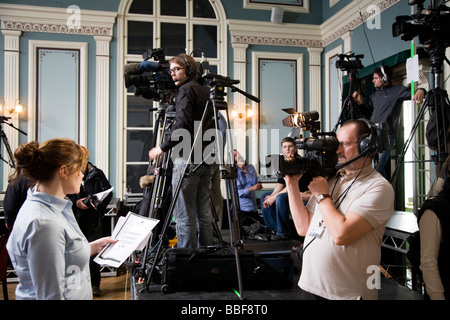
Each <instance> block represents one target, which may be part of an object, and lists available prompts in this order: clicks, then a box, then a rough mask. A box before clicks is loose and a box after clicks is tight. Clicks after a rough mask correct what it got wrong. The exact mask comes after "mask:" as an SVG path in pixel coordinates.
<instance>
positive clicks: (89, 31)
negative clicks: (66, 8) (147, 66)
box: [2, 20, 113, 36]
mask: <svg viewBox="0 0 450 320" xmlns="http://www.w3.org/2000/svg"><path fill="white" fill-rule="evenodd" d="M2 30H14V31H24V32H25V31H30V32H45V33H63V34H77V35H89V36H112V34H113V28H109V27H93V26H80V27H79V28H69V27H67V26H66V25H62V24H53V23H33V22H19V21H11V20H9V21H8V20H6V21H5V20H2Z"/></svg>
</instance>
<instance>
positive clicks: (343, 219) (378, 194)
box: [285, 119, 394, 300]
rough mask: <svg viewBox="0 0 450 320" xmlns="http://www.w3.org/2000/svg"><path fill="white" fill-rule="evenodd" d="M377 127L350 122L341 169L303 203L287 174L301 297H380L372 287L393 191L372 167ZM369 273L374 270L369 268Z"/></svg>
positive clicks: (344, 130) (343, 136) (318, 181)
mask: <svg viewBox="0 0 450 320" xmlns="http://www.w3.org/2000/svg"><path fill="white" fill-rule="evenodd" d="M375 138H376V127H375V126H374V125H373V124H371V123H370V122H369V121H367V120H365V119H358V120H349V121H347V122H346V123H344V124H343V125H342V127H341V128H340V130H339V131H338V132H337V139H338V141H339V146H338V148H337V151H336V153H337V156H338V164H337V165H336V168H337V169H339V171H338V173H337V174H336V176H335V177H334V178H330V179H328V180H326V179H325V178H323V177H315V178H313V180H312V181H311V183H310V185H309V190H310V191H311V193H312V196H311V198H310V200H309V201H308V204H307V205H306V206H305V205H304V204H303V201H302V198H301V194H300V190H299V187H298V180H299V179H300V178H301V176H302V174H297V175H290V176H288V175H286V176H285V180H286V186H287V189H288V195H289V206H290V209H291V214H292V218H293V220H294V223H295V227H296V229H297V232H298V233H299V235H301V236H305V241H304V247H303V256H302V260H303V262H302V273H301V276H300V280H299V283H298V284H299V287H300V288H301V298H302V299H364V300H367V299H377V297H378V292H377V289H376V288H373V287H372V286H369V285H368V282H370V277H371V276H373V271H368V268H369V267H370V266H378V265H379V263H380V258H381V241H382V236H383V234H384V230H385V226H386V223H387V221H388V220H389V219H390V217H391V216H392V214H393V213H394V191H393V189H392V186H391V185H390V184H389V182H388V181H387V180H386V179H384V178H383V177H382V176H381V175H380V174H379V173H378V172H377V171H375V170H374V169H373V168H372V166H371V158H372V156H373V154H374V153H376V150H377V144H376V139H375ZM369 270H370V269H369Z"/></svg>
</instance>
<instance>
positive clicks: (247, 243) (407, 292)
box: [131, 230, 423, 302]
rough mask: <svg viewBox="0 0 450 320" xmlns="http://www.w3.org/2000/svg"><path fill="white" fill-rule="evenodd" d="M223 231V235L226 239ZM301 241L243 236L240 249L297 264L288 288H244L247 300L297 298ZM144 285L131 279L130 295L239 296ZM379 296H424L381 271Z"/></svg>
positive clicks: (232, 298)
mask: <svg viewBox="0 0 450 320" xmlns="http://www.w3.org/2000/svg"><path fill="white" fill-rule="evenodd" d="M226 231H227V230H225V232H224V234H223V235H222V236H223V238H224V239H225V240H226V238H227V235H226ZM300 244H301V242H300V241H299V240H287V241H257V240H244V243H243V249H245V250H251V251H254V252H265V253H266V252H280V251H290V252H291V257H292V259H293V262H294V265H295V266H296V267H297V268H298V272H297V274H295V275H294V279H293V283H292V287H291V288H282V289H270V290H267V289H264V290H253V289H246V288H245V287H244V288H243V292H242V293H243V295H244V298H245V299H246V300H249V301H257V300H258V301H261V300H264V301H266V302H267V301H283V300H299V288H298V285H297V283H298V279H299V277H300V272H301V260H300V259H299V257H298V256H297V254H296V253H295V252H294V251H293V250H292V248H293V247H297V246H299V245H300ZM143 287H144V286H143V285H142V284H140V283H137V282H135V279H132V283H131V298H132V299H133V300H154V301H161V300H178V301H191V300H197V301H198V300H216V301H217V300H227V301H239V300H241V299H242V297H239V294H238V293H239V290H238V288H235V289H230V290H220V291H211V290H208V291H177V292H172V293H163V292H162V291H161V285H160V284H151V285H150V287H149V290H148V291H143V290H142V289H143ZM378 298H379V300H423V296H422V295H421V294H419V293H418V292H416V291H413V290H411V289H409V288H407V287H405V286H403V285H401V284H399V283H397V282H395V281H394V280H392V279H388V278H386V277H384V276H383V275H381V289H379V293H378Z"/></svg>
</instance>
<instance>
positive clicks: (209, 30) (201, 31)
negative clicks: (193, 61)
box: [194, 25, 217, 58]
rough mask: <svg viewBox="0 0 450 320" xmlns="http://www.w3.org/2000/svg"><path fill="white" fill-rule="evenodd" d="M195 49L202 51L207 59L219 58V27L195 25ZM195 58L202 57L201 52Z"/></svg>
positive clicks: (196, 53) (195, 54)
mask: <svg viewBox="0 0 450 320" xmlns="http://www.w3.org/2000/svg"><path fill="white" fill-rule="evenodd" d="M194 48H199V49H201V50H202V51H203V52H204V53H205V56H206V57H207V58H217V27H216V26H202V25H194ZM194 56H196V57H200V52H198V50H197V51H196V52H195V53H194Z"/></svg>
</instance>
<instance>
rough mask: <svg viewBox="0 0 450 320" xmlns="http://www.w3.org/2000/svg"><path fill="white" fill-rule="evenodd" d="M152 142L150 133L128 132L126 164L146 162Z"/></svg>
mask: <svg viewBox="0 0 450 320" xmlns="http://www.w3.org/2000/svg"><path fill="white" fill-rule="evenodd" d="M152 140H153V132H152V131H148V130H128V132H127V148H128V150H127V162H148V152H149V151H150V149H151V148H152V143H153V141H152Z"/></svg>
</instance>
